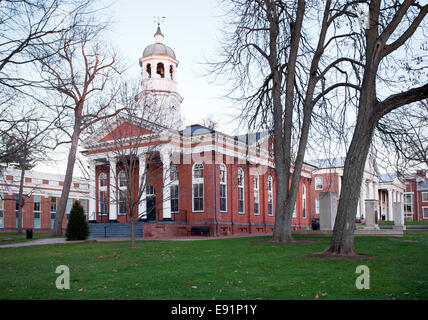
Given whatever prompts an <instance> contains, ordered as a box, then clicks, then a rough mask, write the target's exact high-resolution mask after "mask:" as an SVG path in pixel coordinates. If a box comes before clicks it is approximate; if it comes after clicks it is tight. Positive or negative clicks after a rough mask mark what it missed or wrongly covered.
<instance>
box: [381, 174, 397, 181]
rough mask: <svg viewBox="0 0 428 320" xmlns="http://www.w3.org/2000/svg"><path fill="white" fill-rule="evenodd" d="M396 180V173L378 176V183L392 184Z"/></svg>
mask: <svg viewBox="0 0 428 320" xmlns="http://www.w3.org/2000/svg"><path fill="white" fill-rule="evenodd" d="M395 178H397V173H384V174H381V175H380V176H379V182H392V181H394V180H395Z"/></svg>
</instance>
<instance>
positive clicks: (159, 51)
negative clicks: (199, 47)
mask: <svg viewBox="0 0 428 320" xmlns="http://www.w3.org/2000/svg"><path fill="white" fill-rule="evenodd" d="M149 56H168V57H171V58H173V59H176V56H175V53H174V51H173V50H172V49H171V48H170V47H168V46H166V45H164V44H163V43H153V44H151V45H149V46H148V47H147V48H146V49H144V52H143V58H146V57H149Z"/></svg>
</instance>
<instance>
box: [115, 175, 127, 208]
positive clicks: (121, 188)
mask: <svg viewBox="0 0 428 320" xmlns="http://www.w3.org/2000/svg"><path fill="white" fill-rule="evenodd" d="M122 172H123V173H124V174H125V179H126V172H125V170H121V171H120V172H119V174H118V175H117V180H118V181H117V186H118V187H119V190H118V191H119V192H117V193H116V195H117V215H118V216H126V215H127V214H128V213H127V212H125V213H121V212H120V195H121V193H122V192H123V191H124V192H125V194H126V192H127V183H125V185H124V186H121V185H120V175H121V173H122ZM127 200H128V199H127V197H126V196H125V206H127V204H126V201H127ZM126 209H128V208H126Z"/></svg>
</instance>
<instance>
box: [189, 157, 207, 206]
mask: <svg viewBox="0 0 428 320" xmlns="http://www.w3.org/2000/svg"><path fill="white" fill-rule="evenodd" d="M197 165H201V166H202V168H203V171H204V174H203V177H202V178H195V175H194V173H195V167H196V166H197ZM204 175H205V167H204V165H203V164H202V163H200V162H197V163H195V164H194V165H193V167H192V212H194V213H201V212H205V182H204ZM195 184H198V185H199V184H202V192H203V196H202V207H203V210H195V188H194V186H195Z"/></svg>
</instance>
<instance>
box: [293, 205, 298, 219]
mask: <svg viewBox="0 0 428 320" xmlns="http://www.w3.org/2000/svg"><path fill="white" fill-rule="evenodd" d="M293 218H297V211H296V204H294V211H293Z"/></svg>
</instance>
